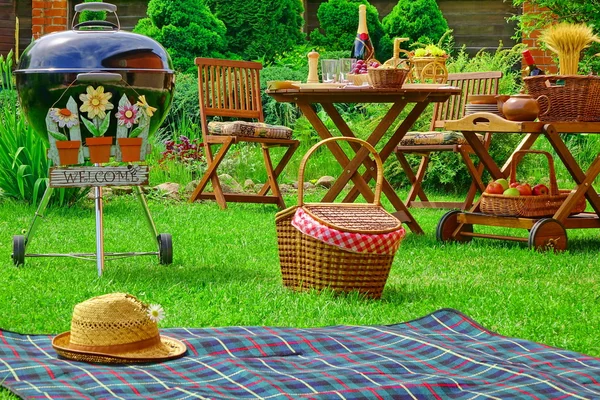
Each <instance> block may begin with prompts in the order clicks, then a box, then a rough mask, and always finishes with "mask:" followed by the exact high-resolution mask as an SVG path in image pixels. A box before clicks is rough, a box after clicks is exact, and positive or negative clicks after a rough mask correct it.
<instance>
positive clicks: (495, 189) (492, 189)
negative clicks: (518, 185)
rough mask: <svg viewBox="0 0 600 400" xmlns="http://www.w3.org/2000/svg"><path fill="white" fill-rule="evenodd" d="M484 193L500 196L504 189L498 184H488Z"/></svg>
mask: <svg viewBox="0 0 600 400" xmlns="http://www.w3.org/2000/svg"><path fill="white" fill-rule="evenodd" d="M485 192H486V193H487V194H502V193H504V188H503V187H502V184H500V183H498V182H490V183H489V184H488V185H487V187H486V188H485Z"/></svg>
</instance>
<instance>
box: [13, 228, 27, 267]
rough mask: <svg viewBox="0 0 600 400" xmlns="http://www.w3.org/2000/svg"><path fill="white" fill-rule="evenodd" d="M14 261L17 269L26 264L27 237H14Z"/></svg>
mask: <svg viewBox="0 0 600 400" xmlns="http://www.w3.org/2000/svg"><path fill="white" fill-rule="evenodd" d="M12 259H13V263H14V264H15V265H16V266H17V267H18V266H20V265H23V264H25V236H22V235H15V236H13V252H12Z"/></svg>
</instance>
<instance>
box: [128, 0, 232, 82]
mask: <svg viewBox="0 0 600 400" xmlns="http://www.w3.org/2000/svg"><path fill="white" fill-rule="evenodd" d="M147 13H148V18H143V19H141V20H139V21H138V23H137V25H136V26H135V28H134V32H136V33H140V34H142V35H146V36H149V37H151V38H153V39H155V40H157V41H158V42H159V43H161V44H162V45H163V46H164V47H165V49H166V50H167V51H168V52H169V54H170V55H171V58H172V60H173V66H174V67H175V69H176V70H178V71H182V72H189V73H195V71H196V67H195V65H194V58H196V57H214V58H227V56H228V55H229V54H228V52H227V40H226V38H225V34H226V28H225V24H223V22H221V21H220V20H219V19H217V18H216V17H215V16H214V15H213V14H212V13H211V11H210V9H209V8H208V7H207V6H206V5H205V4H204V1H203V0H150V2H149V3H148V11H147Z"/></svg>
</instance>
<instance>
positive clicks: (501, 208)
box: [480, 150, 586, 218]
mask: <svg viewBox="0 0 600 400" xmlns="http://www.w3.org/2000/svg"><path fill="white" fill-rule="evenodd" d="M528 153H537V154H544V155H545V156H546V158H547V159H548V170H549V175H550V194H548V195H540V196H518V197H511V196H504V195H501V194H489V193H483V194H482V195H481V204H480V208H481V212H483V213H485V214H492V215H499V216H512V217H527V218H539V217H551V216H552V215H554V214H555V213H556V211H558V209H559V208H560V206H561V205H562V204H563V202H564V201H565V200H566V198H567V197H568V196H569V194H570V193H571V191H570V190H559V189H558V185H557V183H556V173H555V170H554V160H553V159H552V156H551V155H550V153H548V152H546V151H539V150H520V151H517V152H515V154H514V156H513V161H512V163H511V170H510V182H511V183H513V182H516V181H517V180H516V176H517V171H516V170H517V164H518V163H519V162H520V161H521V160H522V156H524V155H525V154H528ZM585 206H586V202H585V198H582V199H581V200H580V201H579V202H577V204H576V205H575V207H574V209H573V210H572V211H571V214H578V213H580V212H583V211H585Z"/></svg>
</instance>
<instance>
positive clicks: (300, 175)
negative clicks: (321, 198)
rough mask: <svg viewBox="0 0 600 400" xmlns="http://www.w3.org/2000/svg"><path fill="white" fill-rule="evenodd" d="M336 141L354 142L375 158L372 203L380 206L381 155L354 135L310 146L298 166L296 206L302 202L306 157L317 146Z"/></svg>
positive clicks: (332, 138) (333, 138) (300, 205)
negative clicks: (375, 174) (375, 167)
mask: <svg viewBox="0 0 600 400" xmlns="http://www.w3.org/2000/svg"><path fill="white" fill-rule="evenodd" d="M337 141H346V142H355V143H358V144H360V145H361V146H363V147H365V148H366V149H367V150H369V152H371V155H372V156H373V158H374V159H375V164H377V180H376V181H375V195H374V196H375V198H374V199H373V204H375V205H378V206H380V205H381V201H380V200H381V186H382V184H383V163H382V162H381V157H380V156H379V154H378V153H377V150H375V148H374V147H373V146H371V145H370V144H369V143H368V142H366V141H364V140H362V139H358V138H354V137H331V138H327V139H324V140H321V141H320V142H319V143H317V144H315V145H314V146H312V147H311V148H310V149H308V151H307V152H306V154H305V155H304V157H303V158H302V161H301V162H300V167H299V168H298V207H302V205H303V204H304V168H305V167H306V162H307V161H308V157H310V155H311V154H312V153H314V152H315V151H316V150H317V149H318V148H319V147H321V146H322V145H324V144H327V143H329V142H337Z"/></svg>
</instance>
